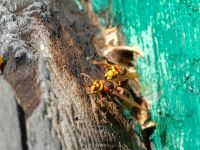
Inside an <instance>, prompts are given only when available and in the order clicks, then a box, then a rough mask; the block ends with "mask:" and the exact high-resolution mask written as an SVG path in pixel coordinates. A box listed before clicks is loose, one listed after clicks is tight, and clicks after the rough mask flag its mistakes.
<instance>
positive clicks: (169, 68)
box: [92, 0, 200, 150]
mask: <svg viewBox="0 0 200 150" xmlns="http://www.w3.org/2000/svg"><path fill="white" fill-rule="evenodd" d="M110 2H112V3H110ZM92 3H93V6H94V8H95V10H96V12H97V13H98V14H102V13H107V15H108V14H112V19H113V25H120V27H121V31H122V33H123V34H124V36H125V37H126V40H127V41H126V42H127V44H129V45H138V46H139V47H140V48H141V49H142V50H144V52H145V57H144V58H143V59H140V60H139V65H138V71H139V73H140V80H141V85H142V87H143V94H144V95H146V97H147V98H148V99H150V101H151V104H152V105H151V106H152V108H151V113H152V117H153V119H155V120H156V122H157V129H156V130H155V132H154V134H153V136H152V137H151V139H152V141H153V142H154V145H155V149H158V150H160V149H170V150H175V149H186V150H188V149H199V147H200V130H199V124H200V36H199V34H200V1H199V0H176V1H175V0H169V1H165V0H159V1H157V0H110V1H108V0H105V1H104V0H93V1H92ZM111 4H112V12H111V13H109V12H108V11H105V10H108V8H109V5H111ZM100 17H101V16H100Z"/></svg>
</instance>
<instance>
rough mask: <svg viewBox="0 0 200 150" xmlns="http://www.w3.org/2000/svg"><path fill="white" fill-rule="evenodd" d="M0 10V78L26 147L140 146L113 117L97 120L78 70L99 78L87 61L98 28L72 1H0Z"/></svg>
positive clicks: (124, 147)
mask: <svg viewBox="0 0 200 150" xmlns="http://www.w3.org/2000/svg"><path fill="white" fill-rule="evenodd" d="M15 6H17V7H15ZM0 8H1V10H0V11H1V14H2V15H1V16H0V27H1V29H2V30H0V33H1V34H2V35H3V36H2V37H1V38H0V43H1V45H0V50H1V51H0V54H2V55H4V57H5V59H6V66H5V71H4V78H5V79H6V80H7V81H8V82H9V83H10V84H11V86H12V87H13V89H14V92H15V95H16V97H17V102H18V104H19V106H20V107H22V109H23V111H24V113H25V114H24V117H26V120H25V121H26V126H23V125H21V127H20V128H21V130H26V132H27V135H26V136H27V143H28V149H31V150H38V149H49V150H58V149H129V148H131V147H132V148H133V147H134V148H136V147H137V149H139V148H141V149H143V145H142V144H141V143H139V139H138V138H136V140H137V142H135V145H132V143H131V141H130V140H129V138H130V133H128V132H127V131H126V129H124V128H123V127H121V126H120V125H118V124H117V123H116V122H115V121H112V120H109V122H111V123H110V124H100V122H99V117H98V115H97V113H96V111H95V103H94V98H93V97H89V96H88V95H87V94H86V93H85V88H84V86H85V83H84V81H83V79H82V78H81V76H80V73H81V72H85V73H87V74H88V75H90V76H91V77H92V78H94V79H97V78H99V77H102V73H101V70H99V68H98V67H96V66H92V65H91V64H89V62H88V59H89V58H96V57H97V56H96V53H95V48H94V46H93V45H92V44H91V38H92V36H93V35H94V34H95V33H96V32H97V31H98V29H97V27H95V26H94V25H93V24H91V23H90V22H91V21H90V19H89V18H88V16H87V15H86V14H83V13H81V12H79V10H78V9H77V8H76V6H75V3H74V1H71V0H62V1H56V2H54V3H52V2H45V3H44V2H29V3H27V2H25V1H18V2H17V5H15V2H10V3H9V2H6V3H0ZM88 82H90V81H88ZM16 118H17V117H16ZM25 134H26V133H25ZM26 136H25V137H22V140H23V139H24V138H25V139H26ZM135 137H136V136H135V133H133V138H135ZM23 141H24V142H25V143H24V144H25V145H26V140H23ZM19 149H20V148H19Z"/></svg>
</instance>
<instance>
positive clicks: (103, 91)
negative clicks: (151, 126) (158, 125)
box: [81, 73, 148, 111]
mask: <svg viewBox="0 0 200 150" xmlns="http://www.w3.org/2000/svg"><path fill="white" fill-rule="evenodd" d="M81 75H83V76H86V77H87V78H89V79H90V80H91V81H92V84H90V85H88V87H89V90H90V94H96V95H99V97H100V101H101V100H103V99H105V97H106V96H110V97H113V96H114V97H118V98H119V99H120V100H122V101H124V102H126V103H128V104H129V105H130V106H132V107H136V108H138V109H141V110H143V111H148V110H146V109H144V108H142V107H141V106H140V105H139V104H137V103H136V102H135V101H134V99H131V98H129V97H127V96H126V95H125V94H124V89H123V88H122V87H120V86H119V85H118V83H117V82H115V81H108V80H92V79H91V78H90V77H89V76H88V75H87V74H85V73H81Z"/></svg>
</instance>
